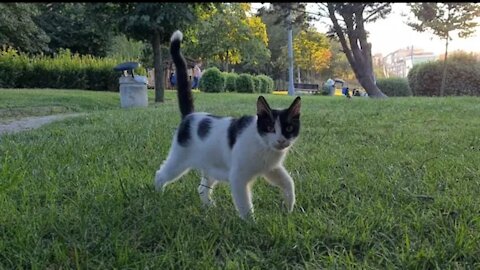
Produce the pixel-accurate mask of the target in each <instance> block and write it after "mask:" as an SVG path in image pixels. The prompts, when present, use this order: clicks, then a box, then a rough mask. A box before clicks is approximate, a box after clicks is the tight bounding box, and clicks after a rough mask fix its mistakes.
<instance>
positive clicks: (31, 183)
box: [0, 90, 480, 269]
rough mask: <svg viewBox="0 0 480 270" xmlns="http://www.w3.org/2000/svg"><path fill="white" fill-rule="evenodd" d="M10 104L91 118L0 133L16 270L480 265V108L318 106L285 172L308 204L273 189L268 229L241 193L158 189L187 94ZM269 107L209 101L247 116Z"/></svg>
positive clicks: (362, 103) (27, 95)
mask: <svg viewBox="0 0 480 270" xmlns="http://www.w3.org/2000/svg"><path fill="white" fill-rule="evenodd" d="M5 93H9V92H8V91H5V92H4V91H3V90H2V92H1V93H0V108H17V107H25V108H27V107H35V106H37V105H38V106H52V104H55V106H60V107H65V108H69V110H71V111H87V112H91V113H89V114H87V115H83V116H80V117H77V118H71V119H67V120H65V121H61V122H55V123H52V124H49V125H47V126H43V127H41V128H40V129H37V130H32V131H27V132H22V133H17V134H11V135H4V136H2V137H0V204H1V205H0V209H1V211H0V235H1V238H0V268H1V269H60V268H61V269H72V268H80V269H113V268H116V269H146V268H148V269H172V268H174V269H252V268H254V269H284V268H289V269H290V268H306V269H322V268H341V269H343V268H363V269H391V268H400V269H435V268H438V269H452V268H453V269H478V268H480V99H479V98H472V97H465V98H463V97H456V98H453V97H452V98H389V99H387V100H373V99H366V98H354V99H352V100H347V99H344V98H341V97H322V96H304V97H303V99H302V106H303V107H302V117H301V119H302V120H301V121H302V129H301V133H300V138H299V139H298V141H297V143H296V145H294V147H293V148H292V151H291V152H290V154H289V155H288V157H287V160H286V163H285V165H286V168H287V169H288V170H289V171H290V172H291V174H292V177H293V178H294V180H295V183H296V192H297V205H296V207H295V209H294V211H293V213H292V214H290V215H289V214H286V213H285V211H284V210H283V208H282V200H281V194H280V192H279V190H277V189H276V188H273V187H270V186H269V185H268V184H266V183H265V182H263V181H258V182H257V183H256V185H255V186H254V206H255V213H256V217H257V221H256V223H252V222H244V221H242V220H240V219H239V218H238V217H237V213H236V211H235V209H234V206H233V203H232V199H231V194H230V191H229V188H228V186H227V185H222V186H219V187H218V188H217V189H216V191H215V193H214V198H215V200H216V202H217V207H215V208H210V209H203V208H202V207H201V202H200V199H199V196H198V194H197V186H198V183H199V174H198V173H194V172H191V173H189V174H187V175H186V176H185V177H184V178H183V180H182V181H179V182H176V183H174V184H172V185H170V186H168V187H167V190H166V192H165V193H163V194H160V193H156V192H154V187H153V177H154V173H155V171H156V170H157V169H158V167H159V165H160V164H161V162H162V161H163V159H164V158H165V157H166V155H167V153H168V150H169V147H170V142H171V139H172V134H173V132H174V130H175V128H176V126H177V124H178V123H179V120H180V116H179V112H178V108H177V104H176V99H175V95H174V93H173V92H168V93H166V102H165V103H163V104H155V105H151V106H149V107H148V108H142V109H140V108H136V109H120V108H119V97H118V93H94V92H80V91H78V92H77V91H72V90H68V91H53V90H52V91H48V92H46V91H43V90H40V91H39V90H36V91H25V92H22V93H21V95H22V98H21V99H20V98H17V97H18V95H17V96H15V95H13V94H12V96H6V95H5ZM11 93H16V91H12V92H11ZM44 93H48V94H46V95H43V94H44ZM9 94H10V93H9ZM12 97H15V98H14V99H12ZM256 98H257V95H249V94H233V93H229V94H195V100H196V101H195V102H196V103H195V106H196V110H197V111H209V112H211V113H214V114H217V115H234V116H240V115H242V114H253V113H255V109H256V105H255V101H256ZM150 100H153V91H150ZM267 100H268V101H269V102H270V104H271V105H272V106H273V107H282V106H287V105H289V104H290V102H291V101H292V98H291V97H288V96H274V95H267ZM45 104H46V105H45Z"/></svg>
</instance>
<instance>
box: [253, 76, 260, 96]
mask: <svg viewBox="0 0 480 270" xmlns="http://www.w3.org/2000/svg"><path fill="white" fill-rule="evenodd" d="M252 79H253V85H254V87H253V92H255V93H261V87H262V80H261V79H260V78H258V77H257V76H252Z"/></svg>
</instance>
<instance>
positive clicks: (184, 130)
mask: <svg viewBox="0 0 480 270" xmlns="http://www.w3.org/2000/svg"><path fill="white" fill-rule="evenodd" d="M192 118H193V116H192V115H188V116H187V117H185V118H184V119H183V120H182V122H180V125H179V126H178V132H177V141H178V144H180V145H181V146H187V145H188V141H190V138H191V135H190V127H191V125H192Z"/></svg>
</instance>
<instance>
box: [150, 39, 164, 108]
mask: <svg viewBox="0 0 480 270" xmlns="http://www.w3.org/2000/svg"><path fill="white" fill-rule="evenodd" d="M152 47H153V67H154V69H155V102H163V101H164V89H163V61H162V50H161V47H160V33H159V32H158V31H155V32H154V35H153V39H152Z"/></svg>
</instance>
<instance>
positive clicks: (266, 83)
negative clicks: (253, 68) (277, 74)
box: [256, 75, 274, 93]
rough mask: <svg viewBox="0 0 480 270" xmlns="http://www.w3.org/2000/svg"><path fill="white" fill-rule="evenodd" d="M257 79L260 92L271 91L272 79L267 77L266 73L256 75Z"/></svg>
mask: <svg viewBox="0 0 480 270" xmlns="http://www.w3.org/2000/svg"><path fill="white" fill-rule="evenodd" d="M256 78H257V79H259V80H260V82H261V84H260V91H259V92H260V93H272V92H273V87H274V82H273V79H272V78H270V77H268V76H267V75H257V76H256Z"/></svg>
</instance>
